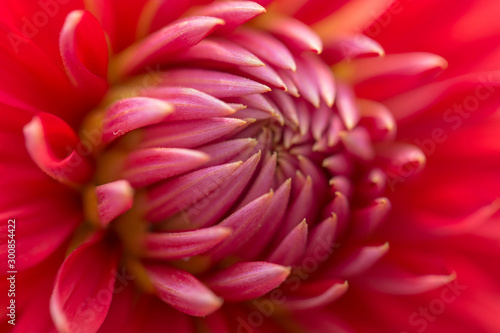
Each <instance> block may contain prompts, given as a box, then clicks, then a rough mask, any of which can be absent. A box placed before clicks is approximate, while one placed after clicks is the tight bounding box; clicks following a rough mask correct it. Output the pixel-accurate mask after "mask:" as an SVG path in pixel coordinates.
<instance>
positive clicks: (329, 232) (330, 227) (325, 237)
mask: <svg viewBox="0 0 500 333" xmlns="http://www.w3.org/2000/svg"><path fill="white" fill-rule="evenodd" d="M336 238H337V216H336V215H333V216H332V217H329V218H327V219H326V220H324V221H322V222H321V223H320V224H318V225H317V226H315V227H314V228H313V229H312V231H311V233H310V236H309V242H308V244H307V248H306V252H305V257H306V258H318V257H319V256H325V255H326V256H328V255H330V254H331V253H332V251H333V249H334V248H335V247H336V246H337V245H336V244H335V240H336Z"/></svg>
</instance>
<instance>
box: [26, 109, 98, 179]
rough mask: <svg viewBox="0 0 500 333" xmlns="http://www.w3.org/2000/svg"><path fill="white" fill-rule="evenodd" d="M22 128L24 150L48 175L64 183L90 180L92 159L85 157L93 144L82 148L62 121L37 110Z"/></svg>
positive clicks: (92, 167)
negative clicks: (24, 143) (37, 112)
mask: <svg viewBox="0 0 500 333" xmlns="http://www.w3.org/2000/svg"><path fill="white" fill-rule="evenodd" d="M23 132H24V138H25V141H26V149H27V150H28V153H29V154H30V156H31V158H32V159H33V161H34V162H35V163H36V164H37V165H38V167H39V168H40V169H41V170H43V171H44V172H45V173H47V174H48V175H49V176H50V177H52V178H54V179H55V180H57V181H59V182H61V183H63V184H66V185H79V184H83V183H85V182H87V181H89V180H90V178H91V177H92V175H93V172H94V161H93V160H92V159H91V158H89V157H88V150H89V149H90V152H91V151H92V149H93V147H92V146H90V148H89V147H88V146H85V148H82V147H83V146H82V144H81V143H79V139H78V137H77V136H76V134H75V132H74V131H73V129H71V128H70V127H69V126H68V125H67V124H66V123H65V122H64V121H62V120H61V119H59V118H57V117H55V116H53V115H51V114H45V113H39V114H37V115H36V116H34V117H33V119H32V120H31V122H30V123H29V124H27V125H25V126H24V129H23ZM87 143H88V142H87ZM83 153H86V154H83Z"/></svg>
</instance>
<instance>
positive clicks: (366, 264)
mask: <svg viewBox="0 0 500 333" xmlns="http://www.w3.org/2000/svg"><path fill="white" fill-rule="evenodd" d="M387 251H389V243H384V244H382V245H378V246H363V247H362V248H360V249H359V250H356V251H355V252H354V253H351V254H350V255H349V256H348V257H347V258H344V259H342V261H341V262H339V263H337V264H335V266H334V267H333V269H332V270H329V271H328V273H327V274H328V275H329V276H341V277H342V278H350V277H353V276H359V275H360V274H362V273H363V272H365V271H367V270H368V269H370V268H371V267H372V266H373V265H375V263H376V262H377V261H379V260H380V259H381V258H382V257H383V256H384V255H385V254H386V253H387Z"/></svg>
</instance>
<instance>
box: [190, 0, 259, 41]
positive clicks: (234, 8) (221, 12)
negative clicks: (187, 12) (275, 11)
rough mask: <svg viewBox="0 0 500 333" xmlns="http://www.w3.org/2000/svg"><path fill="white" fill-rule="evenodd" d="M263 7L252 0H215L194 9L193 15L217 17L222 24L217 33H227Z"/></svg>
mask: <svg viewBox="0 0 500 333" xmlns="http://www.w3.org/2000/svg"><path fill="white" fill-rule="evenodd" d="M265 11H266V10H265V8H264V7H262V6H261V5H259V4H258V3H255V2H253V1H215V2H213V3H211V4H208V5H205V6H203V7H200V8H199V9H198V10H195V11H194V13H193V15H199V16H211V17H218V18H220V19H222V20H224V22H225V24H224V26H222V27H220V28H219V29H217V33H224V34H225V33H229V32H232V31H233V30H234V29H236V28H237V27H238V26H240V25H242V24H243V23H245V22H247V21H249V20H251V19H252V18H254V17H255V16H257V15H260V14H262V13H264V12H265Z"/></svg>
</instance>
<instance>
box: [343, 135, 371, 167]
mask: <svg viewBox="0 0 500 333" xmlns="http://www.w3.org/2000/svg"><path fill="white" fill-rule="evenodd" d="M340 140H341V141H342V143H343V144H344V147H345V149H346V150H347V151H348V152H349V153H351V154H352V155H353V156H355V157H357V158H360V159H362V160H366V161H369V160H371V159H373V158H374V157H375V152H374V150H373V147H372V143H371V141H370V136H369V134H368V132H367V131H366V130H365V129H364V128H362V127H357V128H355V129H353V130H352V131H349V132H348V131H343V132H341V133H340Z"/></svg>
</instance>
